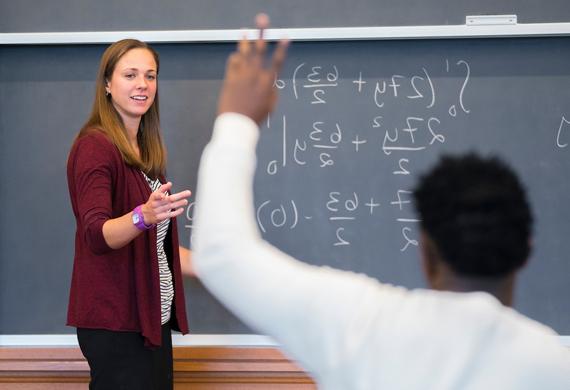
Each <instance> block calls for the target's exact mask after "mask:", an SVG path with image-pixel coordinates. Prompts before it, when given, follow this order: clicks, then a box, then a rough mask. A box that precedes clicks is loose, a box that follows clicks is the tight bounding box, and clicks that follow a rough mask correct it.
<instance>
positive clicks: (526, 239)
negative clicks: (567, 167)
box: [414, 153, 532, 277]
mask: <svg viewBox="0 0 570 390" xmlns="http://www.w3.org/2000/svg"><path fill="white" fill-rule="evenodd" d="M414 198H415V202H416V208H417V210H418V212H419V215H420V219H421V226H422V229H423V230H424V232H425V233H427V235H428V236H429V237H430V238H431V240H432V241H433V242H434V243H435V246H436V249H437V252H438V254H439V256H440V258H441V260H442V261H444V262H445V263H446V264H448V265H449V266H450V267H451V269H452V270H453V271H454V272H456V273H458V274H460V275H462V276H468V277H469V276H473V277H501V276H506V275H507V274H509V273H511V272H513V271H515V270H517V269H518V268H520V267H521V266H522V265H524V263H525V261H526V260H527V258H528V256H529V254H530V235H531V231H532V214H531V210H530V206H529V204H528V201H527V197H526V192H525V189H524V188H523V186H522V184H521V182H520V181H519V179H518V178H517V176H516V174H515V173H514V172H513V171H512V169H511V168H510V167H509V166H507V165H506V164H505V163H504V162H502V161H500V160H499V159H498V158H494V157H491V158H483V157H480V156H478V155H476V154H474V153H471V154H467V155H463V156H444V157H443V158H441V160H440V161H439V163H438V164H437V165H436V166H435V167H434V168H433V169H432V170H431V171H430V172H428V173H427V174H425V175H424V176H423V177H421V178H420V181H419V183H418V185H417V187H416V189H415V190H414Z"/></svg>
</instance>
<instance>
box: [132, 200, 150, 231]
mask: <svg viewBox="0 0 570 390" xmlns="http://www.w3.org/2000/svg"><path fill="white" fill-rule="evenodd" d="M141 208H142V205H140V206H137V207H135V209H134V210H133V225H135V226H136V227H137V229H139V230H143V231H144V230H148V229H151V228H153V227H154V224H152V225H147V224H146V223H144V216H143V213H142V210H141Z"/></svg>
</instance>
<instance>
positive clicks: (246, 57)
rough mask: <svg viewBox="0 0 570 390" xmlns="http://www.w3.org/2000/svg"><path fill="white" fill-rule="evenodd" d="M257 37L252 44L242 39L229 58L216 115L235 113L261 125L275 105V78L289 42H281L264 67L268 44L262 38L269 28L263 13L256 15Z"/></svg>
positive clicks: (267, 19)
mask: <svg viewBox="0 0 570 390" xmlns="http://www.w3.org/2000/svg"><path fill="white" fill-rule="evenodd" d="M256 25H257V28H258V29H259V37H258V39H257V40H256V41H254V42H249V41H248V40H247V39H245V38H243V39H242V40H241V41H240V42H239V43H238V48H237V51H236V52H234V53H233V54H232V55H231V56H230V57H229V59H228V62H227V65H226V74H225V78H224V84H223V86H222V91H221V94H220V100H219V105H218V114H223V113H224V112H236V113H239V114H243V115H246V116H248V117H250V118H251V119H253V120H254V121H255V122H256V123H258V124H259V123H261V121H263V120H264V119H265V118H266V117H267V115H269V113H270V112H271V111H272V110H273V108H274V107H275V105H276V103H277V88H276V87H275V85H274V81H275V78H276V77H277V75H278V74H279V71H280V70H281V67H282V65H283V62H284V61H285V57H286V54H287V46H288V41H286V40H280V41H279V44H278V45H277V48H276V49H275V52H274V53H273V56H272V58H271V61H268V64H267V65H266V60H265V56H266V52H267V41H266V40H265V39H264V37H263V32H264V30H265V29H266V28H267V27H268V26H269V18H268V17H267V15H265V14H258V15H257V16H256Z"/></svg>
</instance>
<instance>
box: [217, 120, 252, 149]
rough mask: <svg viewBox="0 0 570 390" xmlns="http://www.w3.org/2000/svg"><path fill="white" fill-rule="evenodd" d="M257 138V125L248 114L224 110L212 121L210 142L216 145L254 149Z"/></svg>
mask: <svg viewBox="0 0 570 390" xmlns="http://www.w3.org/2000/svg"><path fill="white" fill-rule="evenodd" d="M258 139H259V127H258V126H257V124H256V123H255V122H254V121H253V120H252V119H251V118H249V117H248V116H245V115H242V114H238V113H235V112H226V113H223V114H221V115H218V117H217V118H216V121H215V122H214V132H213V135H212V142H213V143H215V144H216V145H220V146H224V147H233V148H240V149H241V148H246V149H252V150H254V149H255V147H256V145H257V140H258Z"/></svg>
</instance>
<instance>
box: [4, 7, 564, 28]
mask: <svg viewBox="0 0 570 390" xmlns="http://www.w3.org/2000/svg"><path fill="white" fill-rule="evenodd" d="M1 8H2V12H1V13H0V33H2V32H4V33H17V32H66V31H67V32H69V31H124V30H144V31H146V30H196V29H236V28H243V27H249V26H251V20H252V17H253V15H254V14H255V13H256V12H267V13H268V14H269V15H270V16H271V18H272V21H273V26H274V27H276V28H304V27H360V26H415V25H452V24H464V23H465V16H466V15H485V14H516V15H517V16H518V21H519V23H553V22H567V21H568V20H570V7H568V3H567V1H566V0H549V1H547V2H538V1H534V2H533V1H524V2H521V1H516V0H508V1H496V0H479V1H472V0H455V1H452V0H430V1H424V0H408V1H399V0H381V1H378V0H350V1H341V0H337V1H330V0H312V1H304V0H288V1H263V0H247V1H244V0H241V1H232V2H228V1H225V0H210V1H207V2H206V1H197V0H193V1H187V0H177V1H169V2H168V3H165V2H159V1H152V0H139V1H138V2H136V3H134V2H133V1H132V0H99V1H97V2H94V1H77V0H52V1H49V2H38V1H34V0H19V1H3V2H2V6H1Z"/></svg>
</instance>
